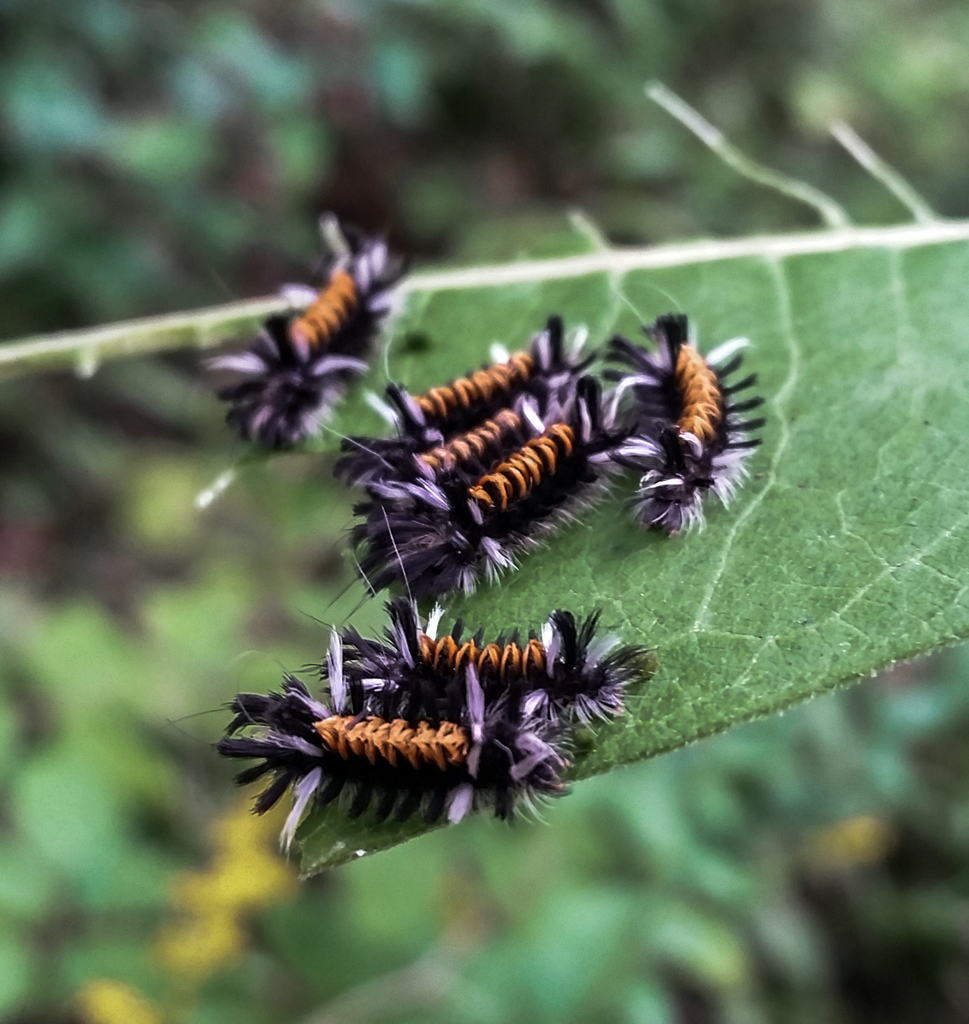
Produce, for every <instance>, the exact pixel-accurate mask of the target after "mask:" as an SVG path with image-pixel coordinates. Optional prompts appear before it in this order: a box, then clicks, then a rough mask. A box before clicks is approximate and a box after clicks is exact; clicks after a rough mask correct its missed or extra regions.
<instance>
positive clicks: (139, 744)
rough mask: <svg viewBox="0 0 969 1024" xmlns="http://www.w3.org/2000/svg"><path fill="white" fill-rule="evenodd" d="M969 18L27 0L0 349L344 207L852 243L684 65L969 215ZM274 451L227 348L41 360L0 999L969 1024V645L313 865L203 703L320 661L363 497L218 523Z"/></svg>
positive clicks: (180, 299)
mask: <svg viewBox="0 0 969 1024" xmlns="http://www.w3.org/2000/svg"><path fill="white" fill-rule="evenodd" d="M967 44H969V9H967V7H966V5H965V4H964V3H961V2H959V0H919V2H915V0H813V2H812V0H769V2H766V3H765V2H763V0H735V2H732V3H717V2H714V0H514V2H512V0H358V2H354V0H342V2H338V0H333V2H325V0H273V2H269V0H238V2H235V3H226V2H219V0H199V2H190V0H181V2H177V3H176V2H170V3H163V2H148V0H138V2H131V0H72V2H70V3H63V2H61V0H2V2H0V308H2V310H3V320H2V323H0V337H3V338H15V337H18V336H22V335H25V334H28V333H32V332H36V331H45V330H55V329H66V328H70V327H75V326H84V325H91V324H97V323H101V322H104V321H108V320H112V319H120V318H124V317H130V316H137V315H147V314H151V313H157V312H164V311H174V310H180V309H186V308H190V307H192V306H196V305H198V306H202V305H211V304H214V303H218V302H221V301H225V300H229V299H232V298H240V297H244V296H250V295H257V294H262V293H265V292H268V291H271V290H273V289H275V288H276V287H277V286H278V285H279V283H280V282H282V281H288V280H302V279H305V278H306V277H307V274H308V270H309V268H310V267H311V265H312V263H313V261H314V258H315V254H316V252H317V238H316V229H315V220H316V217H317V215H318V214H319V212H320V211H321V210H324V209H332V210H335V211H336V212H338V213H339V214H340V215H342V216H344V217H347V218H349V219H352V220H355V221H357V222H358V223H360V224H361V225H363V226H364V227H366V228H369V229H374V230H382V231H388V232H389V233H390V235H391V237H392V239H393V240H394V242H395V243H396V244H397V245H398V246H400V247H401V248H403V249H405V250H407V251H408V252H410V253H413V254H414V256H415V261H416V263H417V264H420V263H422V262H427V263H430V262H442V261H458V262H462V261H463V262H467V261H473V260H476V259H502V258H510V257H513V256H514V255H515V253H516V252H517V251H519V250H521V249H522V248H523V247H525V246H527V245H529V244H530V243H531V242H532V241H534V240H535V239H536V238H541V237H542V235H543V234H544V233H547V232H549V231H552V230H555V229H556V228H557V227H558V226H560V225H561V222H562V218H563V214H564V211H565V210H567V209H569V208H581V209H583V210H585V211H586V212H587V213H588V214H589V215H590V216H592V217H593V218H594V219H595V220H596V221H597V222H598V223H599V224H601V225H602V227H603V229H604V230H605V232H606V233H607V234H608V236H609V237H610V238H612V239H613V240H614V241H616V242H636V243H650V242H661V241H664V240H669V239H674V238H686V237H691V236H697V235H701V234H711V233H713V234H724V235H734V234H742V233H746V232H753V231H771V230H789V229H795V228H803V227H807V226H810V225H811V220H810V217H811V211H810V210H807V209H801V208H799V207H797V206H796V205H793V204H790V203H788V202H786V201H784V200H783V199H781V198H779V197H777V196H775V195H772V194H770V193H767V192H764V191H760V190H758V189H757V188H755V187H754V186H752V185H750V184H749V183H746V182H744V181H742V180H740V179H738V178H737V177H736V176H734V175H733V174H732V172H730V171H728V170H727V169H726V168H725V167H723V166H722V165H720V164H719V163H718V162H717V161H716V160H714V159H713V158H712V157H710V156H709V154H707V153H706V152H705V151H704V150H703V149H702V147H701V146H700V144H699V143H697V142H696V140H694V139H693V138H692V137H690V136H689V135H687V134H686V133H685V132H684V131H683V129H682V128H681V127H680V126H679V125H677V124H676V123H674V122H672V121H671V120H669V119H668V118H667V117H666V116H665V115H664V114H663V113H662V112H660V111H659V110H658V109H657V108H655V107H654V106H652V105H651V104H650V103H649V102H648V101H647V100H646V99H645V98H644V96H643V93H642V85H643V82H644V81H645V80H647V79H650V78H660V79H662V80H664V81H665V82H666V83H667V84H668V85H670V86H671V87H672V88H674V89H676V90H677V91H678V92H680V93H681V94H682V95H684V96H685V97H686V98H687V99H689V100H690V101H691V102H692V103H693V104H694V105H695V106H697V107H698V108H699V109H701V110H702V111H703V112H704V114H705V115H706V116H707V117H709V118H710V119H711V120H712V121H713V122H715V123H716V124H718V125H719V126H720V127H721V128H723V129H724V130H725V131H726V132H727V133H728V135H729V136H730V137H731V138H732V139H733V140H734V141H735V142H737V143H738V144H740V145H741V146H742V147H743V148H744V149H745V150H746V151H748V152H749V153H750V154H752V155H754V156H756V157H758V158H759V159H761V160H763V161H764V162H765V163H768V164H770V165H773V166H776V167H778V168H781V169H783V170H785V171H787V172H789V173H793V174H797V175H800V176H802V177H805V178H807V179H809V180H811V181H812V182H814V183H815V184H818V185H820V186H822V187H824V188H826V189H827V190H829V191H831V192H832V193H834V194H835V195H836V196H837V197H838V198H839V199H840V200H841V201H842V202H843V203H844V204H845V205H846V206H847V207H848V208H849V210H850V211H851V212H852V214H853V215H854V216H855V217H856V218H857V219H858V220H860V221H865V222H871V223H889V222H892V221H893V220H895V219H897V218H899V217H900V216H901V214H902V211H900V210H899V208H898V207H897V206H896V204H895V203H894V201H893V200H892V199H891V198H890V197H889V196H887V195H886V193H884V191H882V190H880V189H879V188H878V187H877V186H876V185H875V184H874V183H873V182H872V181H871V180H870V179H868V178H867V177H866V176H865V175H864V174H863V172H861V171H860V170H859V169H858V168H857V167H855V166H854V165H853V164H852V163H851V161H850V160H849V159H848V158H847V157H846V156H845V155H844V154H843V153H842V152H840V151H839V150H838V148H837V147H836V146H835V144H834V143H833V142H832V141H831V140H830V138H829V136H828V135H827V125H828V123H829V122H830V121H831V120H832V119H837V118H842V119H846V120H848V121H849V122H851V124H852V125H853V126H854V127H855V128H856V129H857V130H858V131H859V132H860V133H861V134H862V135H863V136H864V137H866V138H867V140H868V141H869V142H870V143H871V144H872V145H873V146H874V147H875V148H876V150H878V151H879V152H881V153H882V154H883V155H884V156H885V157H886V158H887V159H889V160H890V161H891V162H892V163H893V164H894V165H895V166H897V167H898V168H899V169H901V170H902V171H903V173H905V174H906V175H907V176H908V177H909V178H910V179H911V180H912V181H913V182H914V183H915V184H916V185H917V186H918V188H919V189H920V190H921V191H922V192H923V193H924V194H925V195H926V197H927V198H928V199H929V201H930V202H931V203H933V205H935V206H936V207H937V208H938V209H939V210H940V211H941V212H942V213H944V214H947V215H950V216H966V215H969V187H967V186H969V170H967V168H969V132H967V131H966V130H965V128H966V123H967V117H969V60H967ZM236 453H237V449H236V448H235V447H234V443H233V441H232V439H231V438H230V437H229V436H228V434H227V432H226V431H225V430H224V429H223V427H222V424H221V411H220V410H219V409H218V408H217V406H216V403H215V402H214V401H213V400H212V398H211V395H210V393H209V391H208V387H207V384H206V382H205V381H204V379H203V377H202V375H201V374H200V372H199V367H198V364H197V360H196V359H195V358H194V357H193V356H190V355H186V354H181V355H178V356H162V357H158V358H152V359H132V360H126V361H121V362H115V363H112V364H110V365H107V366H105V367H103V368H102V369H101V370H100V371H99V372H98V373H97V374H96V375H95V376H94V377H93V378H91V379H82V378H81V377H79V376H72V375H70V374H59V375H57V374H51V375H45V376H37V377H33V378H29V379H19V380H12V381H8V382H0V1019H2V1020H4V1021H6V1022H10V1024H66V1022H84V1024H160V1022H163V1021H164V1022H172V1024H183V1022H185V1024H189V1022H190V1024H223V1022H224V1024H229V1022H232V1024H263V1022H265V1024H288V1022H299V1024H324V1022H334V1024H336V1022H341V1024H351V1022H360V1024H369V1022H373V1024H380V1022H383V1021H415V1022H416V1021H442V1022H443V1021H447V1022H464V1021H468V1022H505V1021H528V1022H530V1024H531V1022H536V1024H542V1022H558V1021H563V1022H564V1021H568V1022H572V1021H575V1022H584V1021H590V1022H591V1021H596V1022H629V1024H678V1022H683V1024H707V1022H711V1024H712V1022H748V1021H750V1022H755V1024H756V1022H761V1021H763V1022H769V1021H804V1022H814V1021H818V1020H825V1021H834V1022H845V1024H848V1022H856V1021H857V1022H862V1021H864V1022H869V1021H875V1022H878V1021H886V1022H887V1021H893V1022H908V1021H912V1022H915V1021H918V1022H920V1024H921V1022H926V1021H939V1022H957V1021H964V1020H969V775H967V772H966V768H967V767H969V764H967V755H966V749H967V747H966V739H967V734H969V654H967V652H966V651H965V650H961V649H960V650H953V651H949V652H946V653H944V654H941V655H938V656H936V657H934V658H933V659H931V660H928V661H925V662H922V663H919V664H916V665H911V666H902V667H897V668H896V669H894V670H893V671H892V672H890V673H888V674H886V675H884V676H882V677H880V678H878V679H876V680H873V681H871V682H867V683H865V684H864V685H862V686H859V687H856V688H855V689H853V690H850V691H846V692H844V693H842V694H839V695H835V696H833V697H827V698H825V699H822V700H818V701H816V702H814V703H812V704H810V705H807V706H804V707H802V708H800V709H797V710H795V711H792V712H790V713H789V714H787V715H785V716H784V717H783V718H777V719H772V720H770V721H765V722H761V723H755V724H752V725H749V726H746V727H744V728H741V729H737V730H735V731H733V732H731V733H728V734H726V735H723V736H721V737H719V738H716V739H713V740H709V741H706V742H704V743H702V744H699V745H697V746H696V747H694V748H691V749H688V750H684V751H681V752H679V753H676V754H673V755H669V756H666V757H664V758H661V759H659V760H657V761H656V762H654V763H649V764H643V765H639V766H637V767H634V768H628V769H624V770H622V771H618V772H615V773H613V774H611V775H609V776H606V777H601V778H599V779H595V780H592V781H590V782H587V783H584V784H582V785H580V786H578V787H576V790H575V792H574V794H573V795H572V796H570V797H569V798H568V799H567V800H564V801H560V802H559V803H558V804H557V805H556V806H554V807H552V808H550V809H549V810H548V813H547V824H519V825H517V826H516V827H514V828H505V827H502V826H497V825H496V824H495V823H493V822H490V821H477V820H476V821H471V822H468V823H466V824H464V825H462V826H461V827H459V828H454V829H450V830H445V831H441V832H437V833H434V834H432V835H430V836H427V837H424V838H422V839H420V840H418V841H415V842H412V843H409V844H407V845H405V846H403V847H399V848H397V849H395V850H392V851H390V852H387V853H383V854H380V855H378V856H376V857H373V858H370V859H367V860H364V861H361V862H358V863H356V864H353V865H351V866H348V867H344V868H340V869H337V870H334V871H331V872H329V873H327V874H324V875H322V876H319V877H317V878H315V879H313V880H311V881H310V882H308V883H304V884H297V882H296V880H295V870H294V867H293V866H292V865H287V864H285V862H283V861H282V860H281V859H280V858H279V857H278V856H277V855H276V854H275V852H274V834H275V832H276V829H277V828H278V824H279V822H278V820H277V821H272V820H270V821H266V822H260V821H257V820H255V819H253V818H251V816H249V815H248V813H247V805H246V801H245V798H244V797H240V795H239V794H237V793H236V791H235V790H234V789H233V787H232V785H231V781H230V776H229V772H228V770H227V769H226V767H225V766H223V765H221V764H219V763H217V762H216V759H215V757H214V756H213V754H212V751H211V749H210V747H209V746H208V743H209V742H210V740H211V739H212V738H214V737H215V736H216V735H217V734H218V731H219V728H220V727H221V725H222V724H223V722H224V716H222V715H220V714H219V713H215V714H202V715H200V714H199V713H200V712H207V711H210V710H211V709H217V708H219V706H220V705H221V704H222V703H223V702H224V701H226V700H227V699H229V698H230V697H231V696H232V694H234V693H235V692H236V690H238V689H240V688H247V687H248V688H256V689H264V688H265V687H266V686H267V685H269V684H271V683H273V682H275V681H276V680H277V679H278V676H279V672H280V666H286V667H288V668H298V667H299V666H300V665H302V664H304V663H305V662H307V661H310V660H313V659H315V658H318V657H319V655H320V653H321V651H322V649H323V645H324V643H325V636H326V631H325V629H324V627H323V626H322V625H321V624H320V622H319V621H318V620H319V619H326V620H330V621H333V620H336V621H340V619H341V616H343V615H345V614H346V612H347V610H348V609H349V607H350V605H352V603H353V601H354V600H355V594H354V593H353V592H352V591H351V592H350V593H348V594H344V595H343V596H342V597H340V596H339V595H340V594H341V593H342V592H343V590H344V588H345V587H346V585H347V583H348V582H349V581H350V578H351V573H350V571H349V569H348V567H347V565H346V563H345V561H344V558H343V555H342V553H341V545H340V538H341V533H342V531H343V529H344V528H345V526H346V523H347V521H348V506H347V502H346V499H345V498H343V497H342V496H341V495H339V494H337V493H334V492H333V490H332V488H331V487H330V486H329V485H328V483H327V478H328V473H329V465H328V463H327V460H326V459H325V458H319V457H316V458H306V457H303V458H301V457H296V456H291V457H284V458H280V459H277V460H275V461H274V462H273V463H272V465H271V466H268V467H264V468H259V469H254V470H252V471H250V472H249V473H248V474H246V475H245V477H244V478H243V479H242V481H241V482H240V483H239V484H237V485H236V486H235V487H234V488H233V489H231V490H230V491H229V492H228V494H227V495H226V496H225V497H224V498H223V499H222V500H221V501H219V502H218V503H216V504H215V505H214V506H213V507H212V508H211V509H210V510H208V511H207V512H205V513H204V514H203V513H199V512H197V511H196V510H195V508H194V505H193V498H194V496H195V494H196V493H197V492H198V491H199V490H200V489H201V488H203V487H204V486H205V485H206V484H207V483H209V482H210V481H211V480H212V478H213V477H215V476H216V475H217V474H218V473H219V472H220V471H221V470H222V469H224V468H225V466H226V465H227V464H228V463H229V462H230V461H231V460H232V459H233V458H234V457H235V455H236ZM362 616H363V618H362V620H361V625H363V626H366V625H367V623H368V616H369V621H370V624H372V625H373V626H376V625H377V624H378V623H379V618H380V615H379V607H378V606H376V605H373V606H371V607H370V608H369V609H367V608H365V609H364V610H363V612H362ZM193 716H198V717H193Z"/></svg>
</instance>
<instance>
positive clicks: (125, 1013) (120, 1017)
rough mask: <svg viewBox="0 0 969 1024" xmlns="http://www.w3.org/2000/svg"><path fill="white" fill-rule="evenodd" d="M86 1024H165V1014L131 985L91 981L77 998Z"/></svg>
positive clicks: (105, 980)
mask: <svg viewBox="0 0 969 1024" xmlns="http://www.w3.org/2000/svg"><path fill="white" fill-rule="evenodd" d="M74 999H75V1004H76V1006H77V1010H78V1013H79V1014H80V1017H81V1020H83V1021H84V1024H161V1019H162V1018H161V1015H160V1014H159V1013H158V1012H157V1011H156V1010H155V1008H154V1007H153V1006H152V1005H151V1003H149V1002H148V1000H147V999H145V997H144V996H143V995H142V994H141V993H140V992H138V991H137V990H136V989H133V988H131V986H130V985H123V984H122V983H121V982H120V981H112V980H110V979H109V978H95V979H93V980H92V981H89V982H88V983H87V984H86V985H85V986H84V987H83V988H81V989H80V991H79V992H78V993H77V995H76V996H75V997H74Z"/></svg>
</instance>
